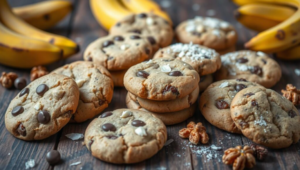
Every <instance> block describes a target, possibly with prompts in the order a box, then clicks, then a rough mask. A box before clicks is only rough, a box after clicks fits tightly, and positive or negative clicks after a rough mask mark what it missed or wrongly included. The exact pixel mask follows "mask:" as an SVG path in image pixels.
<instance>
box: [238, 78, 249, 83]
mask: <svg viewBox="0 0 300 170" xmlns="http://www.w3.org/2000/svg"><path fill="white" fill-rule="evenodd" d="M236 81H244V82H247V80H246V79H243V78H239V79H236Z"/></svg>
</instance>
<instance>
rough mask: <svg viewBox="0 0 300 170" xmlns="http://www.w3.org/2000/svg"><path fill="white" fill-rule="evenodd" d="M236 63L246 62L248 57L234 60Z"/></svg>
mask: <svg viewBox="0 0 300 170" xmlns="http://www.w3.org/2000/svg"><path fill="white" fill-rule="evenodd" d="M236 62H237V63H247V62H248V59H247V58H238V59H237V60H236Z"/></svg>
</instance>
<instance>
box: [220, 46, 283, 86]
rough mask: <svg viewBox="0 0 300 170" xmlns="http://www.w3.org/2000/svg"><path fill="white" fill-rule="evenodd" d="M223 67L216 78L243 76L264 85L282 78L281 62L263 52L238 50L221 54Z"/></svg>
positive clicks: (271, 83)
mask: <svg viewBox="0 0 300 170" xmlns="http://www.w3.org/2000/svg"><path fill="white" fill-rule="evenodd" d="M221 60H222V67H221V69H220V70H218V71H217V72H216V74H215V76H216V77H215V78H216V80H224V79H238V78H243V79H246V80H248V81H252V82H256V83H258V84H260V85H262V86H264V87H272V86H274V85H275V84H276V83H277V82H278V81H279V80H280V78H281V68H280V66H279V64H278V63H277V62H276V61H275V60H273V59H272V58H270V57H269V56H267V55H266V54H265V53H263V52H255V51H249V50H244V51H237V52H232V53H227V54H226V55H222V56H221Z"/></svg>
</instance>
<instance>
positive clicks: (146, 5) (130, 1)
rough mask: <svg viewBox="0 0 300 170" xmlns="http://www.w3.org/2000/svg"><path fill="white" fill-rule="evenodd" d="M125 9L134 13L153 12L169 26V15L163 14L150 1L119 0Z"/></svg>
mask: <svg viewBox="0 0 300 170" xmlns="http://www.w3.org/2000/svg"><path fill="white" fill-rule="evenodd" d="M121 2H122V3H123V4H124V5H125V7H126V8H128V9H129V10H131V11H132V12H134V13H142V12H153V13H154V14H156V15H158V16H161V17H162V18H164V19H166V20H167V21H168V22H170V24H172V20H171V18H170V17H169V15H168V14H167V13H166V12H164V11H163V10H162V9H161V8H160V6H159V5H157V4H156V3H155V2H153V1H151V0H121Z"/></svg>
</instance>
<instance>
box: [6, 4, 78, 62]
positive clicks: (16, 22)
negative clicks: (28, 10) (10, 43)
mask: <svg viewBox="0 0 300 170" xmlns="http://www.w3.org/2000/svg"><path fill="white" fill-rule="evenodd" d="M0 20H1V22H2V23H3V24H4V25H5V26H6V27H7V28H9V29H11V30H12V31H14V32H16V33H19V34H21V35H25V36H27V37H31V38H35V39H38V40H43V41H46V42H49V43H51V44H53V45H56V46H57V47H59V48H61V49H62V50H63V56H64V58H66V57H69V56H71V55H72V54H75V53H77V52H78V51H79V46H78V45H77V44H76V43H75V42H73V41H71V40H69V39H67V38H65V37H63V36H59V35H54V34H51V33H47V32H44V31H41V30H39V29H37V28H35V27H33V26H31V25H29V24H27V23H26V22H25V21H23V20H21V19H20V18H18V17H17V16H16V15H15V14H14V13H13V12H12V11H11V9H10V7H9V5H8V3H7V1H6V0H0Z"/></svg>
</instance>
